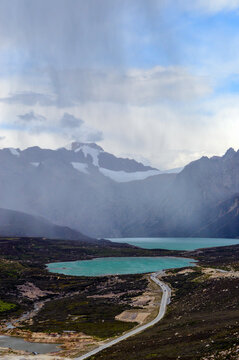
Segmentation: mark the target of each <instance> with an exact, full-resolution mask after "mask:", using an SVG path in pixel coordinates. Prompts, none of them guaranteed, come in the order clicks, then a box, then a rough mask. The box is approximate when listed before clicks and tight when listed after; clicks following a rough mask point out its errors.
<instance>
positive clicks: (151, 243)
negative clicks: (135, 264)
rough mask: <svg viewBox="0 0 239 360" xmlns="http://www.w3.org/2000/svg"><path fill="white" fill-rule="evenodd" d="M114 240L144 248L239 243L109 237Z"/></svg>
mask: <svg viewBox="0 0 239 360" xmlns="http://www.w3.org/2000/svg"><path fill="white" fill-rule="evenodd" d="M108 240H111V241H113V242H119V243H128V244H131V245H134V246H138V247H141V248H143V249H167V250H195V249H200V248H209V247H215V246H228V245H238V244H239V239H219V238H218V239H212V238H150V237H148V238H108Z"/></svg>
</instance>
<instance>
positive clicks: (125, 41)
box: [0, 0, 239, 169]
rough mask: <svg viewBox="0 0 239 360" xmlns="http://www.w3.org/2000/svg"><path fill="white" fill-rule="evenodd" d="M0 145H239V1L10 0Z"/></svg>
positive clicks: (168, 149)
mask: <svg viewBox="0 0 239 360" xmlns="http://www.w3.org/2000/svg"><path fill="white" fill-rule="evenodd" d="M0 84H1V86H0V147H9V146H11V147H20V148H25V147H27V146H32V145H39V146H41V147H49V148H57V147H60V146H64V145H65V144H68V143H69V142H71V141H72V140H73V141H74V140H79V141H85V142H97V143H98V144H100V145H101V146H102V147H104V148H105V150H107V151H109V152H112V153H114V154H116V155H121V156H132V157H135V158H136V159H140V160H143V161H145V162H146V163H147V162H149V163H151V164H152V165H154V166H157V167H158V168H160V169H168V168H174V167H179V166H182V165H185V164H186V163H188V162H190V161H191V160H194V159H197V158H199V157H201V156H203V155H208V156H212V155H215V154H217V155H221V154H223V153H224V152H225V151H226V149H227V148H229V147H234V148H235V149H236V150H237V149H238V148H239V136H238V134H239V0H210V1H209V0H194V1H191V0H87V1H85V0H34V1H33V0H11V1H9V0H0Z"/></svg>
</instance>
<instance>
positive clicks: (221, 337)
mask: <svg viewBox="0 0 239 360" xmlns="http://www.w3.org/2000/svg"><path fill="white" fill-rule="evenodd" d="M0 240H1V254H0V272H1V277H0V278H1V283H0V291H1V293H0V296H1V299H2V303H1V311H0V317H1V333H2V334H4V335H11V336H20V337H23V338H24V339H26V340H28V341H33V342H37V343H46V342H47V343H58V344H62V345H61V349H60V351H59V352H57V353H55V355H50V354H49V355H47V356H49V357H50V358H51V359H52V358H54V359H55V358H57V357H59V358H60V357H61V358H62V357H63V358H68V357H76V356H80V354H82V353H84V351H86V349H88V351H89V350H90V349H91V348H94V347H95V346H97V345H99V344H102V341H103V342H104V341H105V340H106V339H107V341H109V340H108V339H110V338H112V337H113V338H114V337H117V336H119V335H120V334H122V333H124V332H127V331H129V330H130V329H132V328H134V327H135V326H137V325H138V324H144V323H147V322H148V321H150V319H153V318H154V317H155V316H156V314H157V305H156V304H158V301H159V299H160V296H161V295H160V291H159V289H157V287H155V286H154V285H153V284H152V282H151V281H150V279H149V277H148V276H147V275H141V274H135V275H111V276H110V275H108V276H100V277H87V276H84V277H80V276H70V275H63V274H55V273H49V272H48V271H46V269H45V264H46V263H48V262H49V261H51V262H52V261H59V260H64V261H66V260H68V261H73V260H76V259H80V258H81V259H87V258H88V259H89V258H94V257H97V256H100V257H102V256H103V257H104V256H119V254H121V255H122V256H125V255H127V256H133V257H135V256H142V255H143V256H146V257H147V256H151V257H152V256H157V257H158V256H164V255H170V254H171V255H173V256H179V257H186V256H187V257H190V258H194V259H196V260H198V261H199V263H198V264H197V266H194V267H189V268H188V267H186V268H185V267H184V268H182V269H174V270H167V271H166V272H165V273H163V274H161V275H160V277H161V279H162V281H163V282H164V283H166V284H168V285H169V286H170V288H171V289H172V302H171V304H170V305H169V306H168V310H167V313H166V316H165V317H164V319H163V320H161V321H160V323H158V324H155V325H154V326H153V327H150V328H149V329H147V330H145V331H144V332H143V333H140V334H138V335H135V336H133V337H130V338H129V339H128V340H124V341H123V342H121V343H119V344H116V345H114V346H113V347H111V348H110V349H108V350H107V349H106V350H103V351H102V352H100V353H99V354H97V355H94V357H91V358H92V359H93V358H94V359H107V358H108V357H109V354H110V358H111V359H120V358H122V356H126V354H127V353H128V352H129V351H130V350H129V348H128V346H129V347H130V348H131V347H132V346H133V347H134V349H135V352H134V353H131V357H130V359H132V360H133V359H134V354H135V359H141V358H142V360H143V359H151V358H152V359H160V360H161V359H163V360H164V359H178V357H180V358H181V359H192V360H193V359H200V360H202V359H211V357H210V356H215V359H220V360H221V359H224V358H223V356H222V354H224V353H228V354H231V355H230V356H231V357H229V359H234V358H235V359H236V357H233V356H234V355H233V354H237V349H238V340H239V339H238V330H239V329H238V324H237V321H235V319H236V318H237V317H238V313H237V312H238V291H239V289H238V276H237V274H238V270H239V246H238V245H232V246H227V247H218V248H208V249H200V250H193V251H173V250H172V251H169V250H160V249H156V250H148V249H141V248H136V247H133V246H129V245H126V244H118V243H110V242H107V241H106V242H105V244H104V246H101V245H100V244H98V242H96V243H95V244H94V243H93V244H89V243H84V242H78V241H64V240H48V239H41V238H22V239H21V238H17V239H16V238H1V239H0ZM46 248H47V249H49V252H48V251H45V249H46ZM36 249H37V251H36ZM43 254H45V255H43ZM218 268H219V269H224V270H225V271H226V272H225V273H224V272H221V271H219V270H217V269H218ZM222 296H223V297H222ZM36 304H40V306H38V307H37V311H36V312H34V307H35V308H36ZM31 309H32V310H31ZM29 310H31V311H33V312H32V313H31V314H30V315H29V316H25V317H22V314H25V313H28V312H29ZM132 313H134V315H130V314H132ZM141 313H142V316H141V315H137V314H141ZM120 314H122V315H120ZM143 314H147V315H146V316H145V315H143ZM150 314H151V315H150ZM212 317H213V322H212V321H211V319H212ZM19 318H21V321H19V320H17V319H19ZM14 319H15V320H14ZM130 319H131V320H130ZM140 319H142V320H140ZM136 320H137V322H136ZM9 322H10V323H11V324H12V326H10V327H9V326H8V325H7V324H9ZM7 326H8V328H7ZM170 344H171V345H170ZM192 351H193V352H192ZM11 354H12V355H11ZM14 354H15V355H14ZM18 354H20V353H19V352H18V351H15V350H11V351H9V350H2V354H1V355H0V358H2V359H8V356H10V357H9V359H11V356H12V359H13V358H14V359H17V356H20V355H18ZM22 354H24V353H23V352H22ZM25 356H26V358H28V357H27V356H28V355H25ZM42 356H45V355H36V357H35V358H36V359H38V358H39V359H43V357H42ZM235 356H236V355H235Z"/></svg>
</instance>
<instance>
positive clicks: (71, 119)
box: [61, 113, 84, 129]
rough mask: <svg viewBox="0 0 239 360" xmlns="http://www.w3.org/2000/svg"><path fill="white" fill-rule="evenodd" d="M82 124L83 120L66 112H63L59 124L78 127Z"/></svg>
mask: <svg viewBox="0 0 239 360" xmlns="http://www.w3.org/2000/svg"><path fill="white" fill-rule="evenodd" d="M82 124H84V121H83V120H81V119H78V118H76V117H75V116H73V115H71V114H68V113H65V114H64V115H63V117H62V119H61V126H63V127H66V128H72V129H74V128H79V127H80V126H81V125H82Z"/></svg>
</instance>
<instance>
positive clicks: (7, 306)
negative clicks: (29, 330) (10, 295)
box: [0, 300, 17, 313]
mask: <svg viewBox="0 0 239 360" xmlns="http://www.w3.org/2000/svg"><path fill="white" fill-rule="evenodd" d="M16 307H17V305H16V304H11V303H8V302H5V301H2V300H0V313H3V312H7V311H11V310H13V309H15V308H16Z"/></svg>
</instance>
